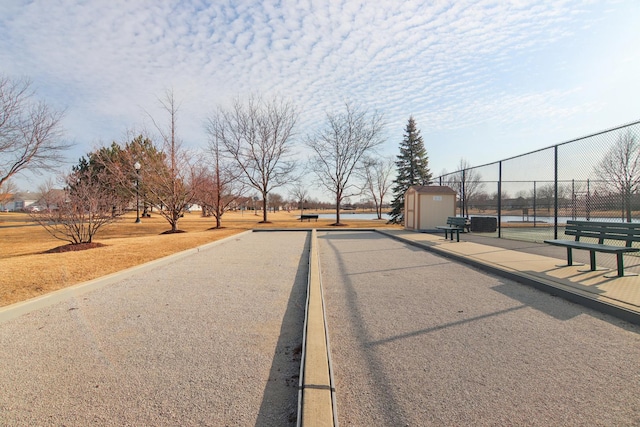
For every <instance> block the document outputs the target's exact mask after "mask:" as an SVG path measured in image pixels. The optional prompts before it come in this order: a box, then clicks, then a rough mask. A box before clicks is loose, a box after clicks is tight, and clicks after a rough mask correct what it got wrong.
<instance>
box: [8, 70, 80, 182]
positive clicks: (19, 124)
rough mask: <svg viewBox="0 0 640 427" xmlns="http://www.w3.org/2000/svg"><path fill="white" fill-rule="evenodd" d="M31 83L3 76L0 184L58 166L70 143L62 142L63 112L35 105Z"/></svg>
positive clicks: (45, 105) (40, 104) (41, 104)
mask: <svg viewBox="0 0 640 427" xmlns="http://www.w3.org/2000/svg"><path fill="white" fill-rule="evenodd" d="M33 96H34V93H33V91H32V90H31V82H30V81H28V80H18V81H14V80H10V79H9V78H7V77H4V76H2V75H0V185H2V183H4V182H5V181H6V180H8V179H9V178H11V177H12V176H13V175H15V174H16V173H19V172H21V171H25V170H30V171H33V172H34V173H41V172H42V171H44V170H51V169H53V168H55V167H57V166H59V165H60V164H61V163H62V162H63V161H64V158H63V154H64V152H65V151H66V150H67V149H69V148H70V147H71V144H68V143H65V142H63V141H62V125H61V120H62V117H63V112H62V111H56V110H54V109H53V108H52V107H50V106H49V105H47V104H46V103H44V102H35V101H33V100H32V98H33Z"/></svg>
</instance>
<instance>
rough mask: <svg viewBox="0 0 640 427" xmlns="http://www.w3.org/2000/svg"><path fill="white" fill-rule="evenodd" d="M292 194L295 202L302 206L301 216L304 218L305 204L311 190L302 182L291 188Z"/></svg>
mask: <svg viewBox="0 0 640 427" xmlns="http://www.w3.org/2000/svg"><path fill="white" fill-rule="evenodd" d="M290 194H291V197H292V198H293V200H294V201H296V202H297V203H298V205H299V206H300V216H302V215H303V214H304V204H305V202H307V201H308V200H307V199H308V198H309V190H308V189H307V187H305V186H304V184H302V182H300V181H297V182H296V183H295V184H294V186H293V187H292V188H291V190H290Z"/></svg>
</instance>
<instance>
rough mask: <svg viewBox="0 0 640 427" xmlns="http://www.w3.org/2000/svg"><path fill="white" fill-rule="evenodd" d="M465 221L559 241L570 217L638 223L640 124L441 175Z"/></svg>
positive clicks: (499, 232)
mask: <svg viewBox="0 0 640 427" xmlns="http://www.w3.org/2000/svg"><path fill="white" fill-rule="evenodd" d="M432 182H433V183H434V184H439V185H447V186H449V187H451V188H453V189H454V190H456V191H457V192H458V208H459V212H458V214H459V215H462V216H465V217H471V218H472V219H473V217H485V216H489V217H495V218H497V229H496V231H495V232H494V233H493V234H491V233H489V234H488V235H494V236H495V237H501V238H513V239H516V240H531V241H540V242H541V241H543V240H544V239H548V238H558V234H559V230H560V231H561V228H562V227H563V226H564V224H565V222H566V220H567V219H584V220H591V219H593V220H596V219H597V220H599V221H623V222H636V221H640V121H637V122H633V123H630V124H626V125H623V126H619V127H616V128H613V129H609V130H606V131H603V132H599V133H596V134H593V135H589V136H585V137H582V138H578V139H574V140H571V141H567V142H564V143H561V144H556V145H553V146H551V147H548V148H544V149H540V150H536V151H533V152H530V153H526V154H522V155H519V156H515V157H511V158H508V159H504V160H500V161H497V162H493V163H489V164H486V165H481V166H474V167H470V168H467V169H463V170H459V171H456V172H452V173H448V174H444V175H441V176H439V177H436V178H434V179H433V181H432Z"/></svg>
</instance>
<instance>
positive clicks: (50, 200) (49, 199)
mask: <svg viewBox="0 0 640 427" xmlns="http://www.w3.org/2000/svg"><path fill="white" fill-rule="evenodd" d="M38 193H40V200H38V203H39V204H41V205H42V207H43V208H44V209H46V210H47V211H51V210H52V209H54V208H56V207H57V205H56V198H57V197H58V196H57V195H58V194H59V193H60V191H59V190H56V189H55V183H54V181H53V179H52V178H48V179H47V180H46V181H44V182H43V183H41V184H40V185H39V186H38Z"/></svg>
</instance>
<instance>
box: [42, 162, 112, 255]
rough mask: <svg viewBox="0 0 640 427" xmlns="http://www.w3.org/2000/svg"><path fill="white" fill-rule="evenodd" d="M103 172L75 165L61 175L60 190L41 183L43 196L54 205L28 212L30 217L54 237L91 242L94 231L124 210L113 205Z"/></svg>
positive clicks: (70, 240)
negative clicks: (49, 207) (71, 170)
mask: <svg viewBox="0 0 640 427" xmlns="http://www.w3.org/2000/svg"><path fill="white" fill-rule="evenodd" d="M103 173H104V171H101V172H99V173H96V171H95V170H91V169H89V168H83V167H81V168H75V170H74V171H73V172H72V173H71V174H69V175H68V176H67V177H66V178H65V182H66V187H65V189H64V190H63V191H56V190H54V189H53V188H50V187H43V189H45V194H43V195H42V196H43V198H45V199H46V200H48V203H49V204H50V206H52V207H55V208H54V209H43V210H41V211H37V212H31V213H30V216H31V218H32V219H33V220H34V221H35V222H37V223H38V224H39V225H41V226H42V227H43V228H44V229H45V230H46V231H47V232H48V233H49V234H50V235H51V236H53V237H55V238H56V239H59V240H62V241H65V242H69V243H71V244H73V245H78V244H81V243H91V242H92V241H93V237H94V236H95V235H96V234H97V233H98V231H100V230H101V229H102V228H103V227H104V226H105V225H108V224H111V223H113V222H115V221H117V219H118V217H119V216H120V215H122V214H123V213H124V210H117V209H114V206H116V205H117V203H118V202H119V198H118V195H117V193H116V192H114V191H112V189H111V188H110V186H109V185H106V179H105V178H104V177H103V176H102V174H103Z"/></svg>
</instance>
